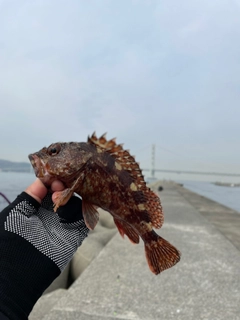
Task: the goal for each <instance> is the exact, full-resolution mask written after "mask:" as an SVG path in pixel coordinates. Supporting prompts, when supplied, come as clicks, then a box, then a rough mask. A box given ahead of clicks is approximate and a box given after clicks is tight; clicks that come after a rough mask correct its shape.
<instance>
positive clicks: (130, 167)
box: [88, 132, 146, 189]
mask: <svg viewBox="0 0 240 320" xmlns="http://www.w3.org/2000/svg"><path fill="white" fill-rule="evenodd" d="M88 143H90V144H94V145H95V146H96V147H97V148H101V149H102V150H103V151H105V152H107V153H109V154H110V155H111V156H112V157H114V159H115V160H116V161H117V162H118V163H119V164H120V166H121V167H122V169H124V170H126V171H128V172H129V174H130V176H131V177H132V178H133V179H134V180H135V183H136V185H137V187H138V188H139V189H142V188H146V182H145V181H144V178H143V175H142V171H141V169H140V167H139V163H137V162H136V161H135V158H134V157H133V156H131V155H130V153H129V150H124V149H123V145H122V144H117V143H116V138H113V139H111V140H109V141H108V140H107V139H106V133H105V134H103V135H102V136H101V137H100V138H97V136H96V133H95V132H94V133H93V134H92V136H91V137H88Z"/></svg>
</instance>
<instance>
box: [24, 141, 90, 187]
mask: <svg viewBox="0 0 240 320" xmlns="http://www.w3.org/2000/svg"><path fill="white" fill-rule="evenodd" d="M89 148H90V147H89V145H87V144H86V143H77V142H69V143H66V142H57V143H53V144H51V145H50V146H49V147H44V148H42V149H41V150H40V151H38V152H35V153H32V154H30V155H29V156H28V158H29V160H30V162H31V164H32V166H33V169H34V171H35V175H36V177H38V178H39V179H40V180H41V181H42V182H43V183H44V184H45V185H46V186H50V185H51V183H52V182H53V181H54V180H60V181H62V182H63V183H64V184H65V185H66V186H71V185H72V183H73V182H74V181H75V180H76V178H77V177H78V173H79V172H80V171H81V169H82V168H83V167H84V165H85V164H86V163H87V161H88V160H89V158H90V157H91V152H90V150H88V149H89Z"/></svg>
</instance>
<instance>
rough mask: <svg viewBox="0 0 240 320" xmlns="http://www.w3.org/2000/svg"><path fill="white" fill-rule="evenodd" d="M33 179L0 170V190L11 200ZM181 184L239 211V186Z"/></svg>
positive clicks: (1, 204) (1, 205) (0, 200)
mask: <svg viewBox="0 0 240 320" xmlns="http://www.w3.org/2000/svg"><path fill="white" fill-rule="evenodd" d="M34 180H35V175H34V173H33V172H31V173H30V172H29V173H26V172H19V173H18V172H1V171H0V192H2V193H3V194H4V195H5V196H6V197H7V198H8V199H9V200H10V201H13V200H14V199H15V198H16V197H17V195H18V194H20V193H21V192H22V191H23V190H24V189H25V188H26V187H27V186H28V185H29V184H31V183H32V182H33V181H34ZM176 182H179V183H182V184H183V186H184V187H185V188H187V189H189V190H191V191H193V192H195V193H198V194H200V195H202V196H204V197H207V198H209V199H212V200H214V201H216V202H219V203H221V204H223V205H225V206H227V207H229V208H232V209H234V210H236V211H238V212H239V213H240V187H231V186H229V187H226V186H217V185H215V184H213V183H211V182H206V181H187V180H178V181H176ZM6 205H7V202H6V201H5V200H4V199H3V198H2V197H1V196H0V210H2V209H3V208H4V207H5V206H6Z"/></svg>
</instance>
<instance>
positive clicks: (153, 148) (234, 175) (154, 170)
mask: <svg viewBox="0 0 240 320" xmlns="http://www.w3.org/2000/svg"><path fill="white" fill-rule="evenodd" d="M151 158H152V159H151V169H147V168H145V169H142V171H151V178H152V179H154V178H155V172H165V173H176V174H195V175H204V176H205V175H209V176H225V177H240V173H228V172H214V171H195V170H194V171H190V170H177V169H155V145H154V144H153V145H152V154H151Z"/></svg>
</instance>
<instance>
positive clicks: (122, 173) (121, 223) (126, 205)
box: [29, 133, 180, 274]
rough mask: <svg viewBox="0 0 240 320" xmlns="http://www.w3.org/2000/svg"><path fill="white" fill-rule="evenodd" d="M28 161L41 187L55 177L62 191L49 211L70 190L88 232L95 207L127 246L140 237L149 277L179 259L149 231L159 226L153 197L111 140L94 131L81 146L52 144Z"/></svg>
mask: <svg viewBox="0 0 240 320" xmlns="http://www.w3.org/2000/svg"><path fill="white" fill-rule="evenodd" d="M29 159H30V161H31V164H32V166H33V168H34V171H35V174H36V176H37V177H38V178H39V179H40V180H41V181H42V182H43V183H44V184H45V185H46V186H49V185H50V184H51V183H52V182H53V181H54V180H56V179H58V180H60V181H62V182H63V183H64V185H65V187H66V189H65V190H63V191H62V192H59V193H58V198H57V201H56V205H55V208H54V210H55V211H56V210H57V208H58V207H59V206H61V205H62V204H64V203H66V201H67V200H68V199H70V197H71V196H72V195H73V193H74V192H75V193H77V194H78V195H79V196H81V198H82V211H83V216H84V220H85V223H86V225H87V227H88V228H89V229H91V230H93V229H94V227H95V226H96V224H97V222H98V219H99V213H98V211H97V208H98V207H100V208H102V209H104V210H106V211H108V212H109V213H110V214H111V215H112V216H113V219H114V222H115V224H116V226H117V228H118V231H119V233H120V234H121V236H122V237H123V236H124V235H125V234H126V235H127V236H128V238H129V239H130V240H131V241H132V242H133V243H139V236H140V237H141V238H142V240H143V242H144V244H145V253H146V258H147V261H148V265H149V268H150V270H151V271H152V272H153V273H155V274H159V273H160V272H162V271H163V270H165V269H168V268H170V267H172V266H173V265H175V264H176V263H177V262H178V261H179V260H180V252H179V251H178V250H177V249H176V248H175V247H174V246H172V245H171V244H170V243H169V242H168V241H166V240H165V239H163V238H162V237H160V236H159V235H158V234H157V233H156V232H155V231H154V230H153V228H161V226H162V224H163V212H162V207H161V203H160V199H159V197H158V196H157V195H156V194H155V193H154V192H153V191H152V190H150V189H149V188H148V187H147V186H146V182H145V181H144V178H143V175H142V171H141V169H140V167H139V164H138V163H137V162H135V159H134V157H133V156H131V155H130V153H129V151H127V150H124V149H123V147H122V145H118V144H116V142H115V139H111V140H109V141H108V140H106V138H105V135H103V136H101V137H100V138H97V137H96V135H95V133H94V134H93V135H92V136H91V137H88V141H87V142H69V143H63V142H58V143H53V144H51V145H50V146H49V147H48V148H46V147H44V148H43V149H41V150H40V151H38V152H36V153H33V154H30V155H29Z"/></svg>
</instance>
